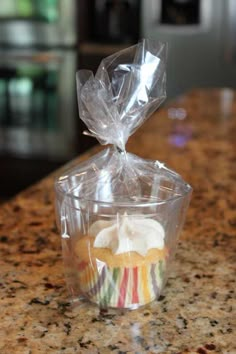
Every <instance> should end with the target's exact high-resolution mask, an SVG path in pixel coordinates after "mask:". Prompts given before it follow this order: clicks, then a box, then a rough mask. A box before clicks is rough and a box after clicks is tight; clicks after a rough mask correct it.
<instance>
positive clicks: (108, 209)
mask: <svg viewBox="0 0 236 354" xmlns="http://www.w3.org/2000/svg"><path fill="white" fill-rule="evenodd" d="M166 51H167V49H166V45H165V44H163V43H159V42H156V41H150V40H142V41H141V42H140V43H138V44H137V45H134V46H132V47H130V48H127V49H124V50H122V51H120V52H118V53H116V54H114V55H112V56H109V57H107V58H105V59H104V60H103V61H102V62H101V64H100V66H99V68H98V70H97V73H96V75H95V76H94V75H93V73H92V72H91V71H86V70H80V71H78V73H77V90H78V104H79V114H80V118H81V119H82V120H83V121H84V123H85V124H86V125H87V127H88V132H87V134H89V135H91V136H93V137H95V138H97V139H98V141H99V142H100V143H101V144H104V145H107V144H109V147H107V148H105V149H103V150H102V151H101V152H99V153H98V154H96V155H95V156H93V157H91V158H90V159H89V160H87V161H85V162H83V163H81V164H78V165H77V166H76V167H73V168H72V169H71V170H69V171H66V172H65V173H64V175H63V176H60V177H59V178H58V180H57V181H56V195H57V204H56V205H57V221H58V225H59V227H60V230H61V236H62V248H63V258H64V263H65V270H66V278H67V284H68V288H69V290H70V293H71V295H72V297H73V298H77V297H79V296H80V295H81V296H82V297H83V298H86V299H88V300H89V301H91V302H93V303H96V304H98V305H99V306H100V307H106V308H107V307H114V308H132V309H133V308H137V307H139V306H143V305H145V304H148V303H149V302H151V301H154V300H155V299H157V298H158V297H159V296H160V294H161V291H162V289H163V287H164V284H165V282H166V279H167V273H168V271H167V270H168V264H169V261H170V259H171V257H172V256H173V254H174V249H175V245H176V240H177V238H178V235H179V232H180V230H181V227H182V225H183V220H184V215H185V211H186V209H187V205H188V200H189V195H190V191H191V187H190V186H189V185H187V184H186V183H185V182H184V181H183V180H182V179H181V177H180V176H179V175H178V174H177V173H175V172H173V171H172V170H170V169H168V168H167V167H165V165H164V164H163V163H161V162H159V161H157V160H156V161H151V160H145V159H143V158H141V157H138V156H136V155H133V154H131V153H129V152H127V151H126V148H125V145H126V142H127V140H128V138H129V136H130V135H132V134H133V133H134V132H135V130H136V129H137V128H138V127H139V126H140V125H141V124H142V123H143V122H144V121H145V120H146V119H147V118H148V117H149V116H150V114H151V113H153V112H154V111H155V110H156V109H157V108H158V106H159V105H160V104H161V103H162V102H163V100H164V99H165V97H166V74H165V67H166Z"/></svg>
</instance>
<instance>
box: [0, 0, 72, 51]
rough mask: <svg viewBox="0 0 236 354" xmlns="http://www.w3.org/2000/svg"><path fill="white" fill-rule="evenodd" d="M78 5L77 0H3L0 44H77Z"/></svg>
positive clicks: (19, 45)
mask: <svg viewBox="0 0 236 354" xmlns="http://www.w3.org/2000/svg"><path fill="white" fill-rule="evenodd" d="M76 6H77V5H76V0H1V5H0V45H2V46H3V45H4V46H15V47H21V46H43V47H45V46H48V47H51V46H62V45H65V46H70V45H74V44H75V42H76V38H77V36H76V30H75V28H76V9H77V7H76Z"/></svg>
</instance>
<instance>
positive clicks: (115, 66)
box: [76, 40, 167, 150]
mask: <svg viewBox="0 0 236 354" xmlns="http://www.w3.org/2000/svg"><path fill="white" fill-rule="evenodd" d="M166 56H167V46H166V44H164V43H160V42H156V41H150V40H143V41H142V42H140V43H139V44H137V45H134V46H132V47H130V48H127V49H124V50H122V51H120V52H118V53H116V54H114V55H111V56H109V57H107V58H105V59H104V60H102V62H101V64H100V66H99V68H98V70H97V73H96V75H95V76H94V75H93V73H92V72H91V71H88V70H80V71H79V72H78V73H77V75H76V78H77V92H78V103H79V114H80V118H81V119H82V120H83V121H84V123H85V124H86V125H87V127H88V129H89V131H90V133H91V135H93V136H94V137H96V138H97V139H98V140H99V142H100V143H101V144H105V145H106V144H112V145H114V146H117V147H118V148H120V149H121V150H125V144H126V142H127V140H128V138H129V136H130V135H131V134H133V133H134V131H135V130H136V129H137V128H138V127H139V126H140V125H141V124H142V123H143V122H144V121H145V119H147V118H148V116H149V115H150V114H151V113H153V112H154V111H155V110H156V109H157V107H158V106H159V105H160V104H161V103H162V102H163V101H164V99H165V98H166V72H165V67H166Z"/></svg>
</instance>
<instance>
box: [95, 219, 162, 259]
mask: <svg viewBox="0 0 236 354" xmlns="http://www.w3.org/2000/svg"><path fill="white" fill-rule="evenodd" d="M90 235H91V236H94V237H95V240H94V244H93V246H94V247H98V248H110V249H111V250H112V252H113V254H120V253H125V252H132V251H135V252H137V253H139V254H140V255H141V256H145V255H146V254H147V252H148V250H149V249H151V248H158V249H163V248H164V238H165V231H164V229H163V227H162V225H161V224H160V223H159V222H157V221H156V220H153V219H146V218H144V217H142V216H128V215H127V214H125V215H123V216H122V217H120V218H118V219H117V221H116V222H112V221H103V220H100V221H97V222H95V223H94V224H93V225H92V226H91V228H90Z"/></svg>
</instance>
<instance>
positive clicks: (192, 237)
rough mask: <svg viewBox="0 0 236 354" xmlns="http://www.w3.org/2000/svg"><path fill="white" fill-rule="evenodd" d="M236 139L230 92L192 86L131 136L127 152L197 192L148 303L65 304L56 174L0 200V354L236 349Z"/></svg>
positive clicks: (235, 101) (235, 102) (235, 106)
mask: <svg viewBox="0 0 236 354" xmlns="http://www.w3.org/2000/svg"><path fill="white" fill-rule="evenodd" d="M235 141H236V94H235V93H233V92H231V91H229V90H221V91H218V90H215V91H204V90H201V91H193V92H191V93H190V94H188V95H186V96H183V97H181V98H179V99H178V100H176V101H175V102H172V103H171V104H169V105H168V106H166V107H164V108H163V109H161V110H159V111H158V113H156V114H155V115H154V116H153V117H152V118H150V119H149V120H148V121H147V122H146V123H145V124H144V125H143V127H142V128H141V129H139V130H138V131H137V132H136V134H135V135H134V136H133V137H132V138H131V139H130V141H129V143H128V147H127V149H128V150H129V151H131V152H133V153H136V154H138V155H140V156H142V157H145V158H151V159H159V160H161V161H165V163H166V164H167V165H168V166H169V167H171V168H173V169H175V170H176V171H177V172H179V173H180V174H181V175H182V176H183V177H184V179H186V180H187V181H188V182H189V183H190V184H191V185H192V186H193V188H194V192H193V196H192V201H191V205H190V209H189V212H188V215H187V221H186V224H185V228H184V231H183V233H182V237H181V240H180V242H179V248H178V252H177V255H176V261H175V263H174V264H173V271H172V273H171V275H170V278H169V281H168V284H167V286H166V290H165V292H164V294H163V295H162V296H161V298H160V299H159V301H156V302H154V303H152V304H151V305H149V306H147V307H145V308H144V309H139V310H134V311H124V312H121V313H118V314H117V313H116V312H109V313H103V312H102V313H99V310H98V309H97V308H96V307H94V306H92V305H88V304H86V305H84V304H82V305H81V306H71V305H70V304H69V302H68V298H67V291H66V286H65V283H64V275H63V267H62V256H61V245H60V237H59V235H58V232H57V230H56V227H55V217H54V206H53V198H54V196H53V176H49V177H48V178H46V179H45V180H43V181H42V182H40V183H39V184H37V185H35V186H33V187H31V188H30V189H28V190H26V191H24V192H23V193H21V194H20V195H18V196H17V197H16V198H14V199H13V200H12V201H10V202H8V203H6V204H5V205H3V206H1V210H0V251H1V257H0V274H1V278H0V299H1V300H0V309H1V312H0V318H1V326H0V353H1V354H12V353H17V354H18V353H19V354H34V353H47V354H48V353H61V354H64V353H67V354H70V353H89V354H93V353H101V354H106V353H114V354H115V353H119V354H123V353H176V354H177V353H199V354H207V353H212V354H213V353H224V354H226V353H230V354H233V353H236V334H235V332H234V331H235V328H236V323H235V318H236V313H235V305H236V301H235V291H236V289H235V281H236V272H235V270H236V269H235V264H236V262H235V261H236V260H235V254H236V252H235V251H236V182H235V179H236V146H235ZM95 150H96V149H95ZM92 153H94V150H93V151H91V152H89V153H88V154H85V155H84V156H82V157H81V158H80V159H86V158H88V156H90V155H91V154H92ZM77 161H78V160H77ZM77 161H76V162H77ZM73 163H75V162H72V164H73Z"/></svg>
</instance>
